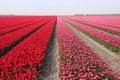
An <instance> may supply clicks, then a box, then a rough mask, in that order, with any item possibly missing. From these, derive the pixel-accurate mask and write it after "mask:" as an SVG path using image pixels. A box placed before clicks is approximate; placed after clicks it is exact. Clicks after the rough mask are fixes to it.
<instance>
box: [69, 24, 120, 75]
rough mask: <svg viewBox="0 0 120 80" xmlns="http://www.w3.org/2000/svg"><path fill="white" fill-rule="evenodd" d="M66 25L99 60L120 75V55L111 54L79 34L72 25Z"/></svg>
mask: <svg viewBox="0 0 120 80" xmlns="http://www.w3.org/2000/svg"><path fill="white" fill-rule="evenodd" d="M67 25H68V26H69V27H70V28H71V30H73V32H74V33H75V34H76V35H77V36H78V37H79V38H80V39H81V40H83V41H84V42H85V43H86V44H87V45H88V46H89V47H90V48H91V49H92V50H93V51H94V52H96V53H97V54H98V55H99V56H100V57H101V59H103V60H104V61H105V62H106V63H107V64H108V65H109V66H110V68H111V69H112V70H113V71H114V72H117V73H118V74H119V75H120V55H118V54H116V53H114V52H111V51H110V50H108V49H107V48H105V47H104V46H102V45H100V44H99V43H97V42H95V41H94V40H93V39H91V38H89V37H88V36H86V35H85V34H83V33H82V32H80V31H79V30H78V29H76V28H75V27H73V26H72V25H70V24H68V23H67Z"/></svg>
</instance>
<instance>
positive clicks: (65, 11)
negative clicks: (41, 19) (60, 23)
mask: <svg viewBox="0 0 120 80" xmlns="http://www.w3.org/2000/svg"><path fill="white" fill-rule="evenodd" d="M119 13H120V0H0V15H3V14H4V15H8V14H15V15H74V14H119Z"/></svg>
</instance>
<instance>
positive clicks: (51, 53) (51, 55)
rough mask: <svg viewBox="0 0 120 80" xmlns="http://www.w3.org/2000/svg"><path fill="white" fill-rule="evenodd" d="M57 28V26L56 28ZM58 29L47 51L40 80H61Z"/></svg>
mask: <svg viewBox="0 0 120 80" xmlns="http://www.w3.org/2000/svg"><path fill="white" fill-rule="evenodd" d="M56 27H57V26H56ZM56 35H57V33H56V28H55V30H54V34H53V37H52V40H51V42H50V44H49V46H48V49H47V55H46V59H45V62H44V63H45V64H44V65H43V68H42V75H41V76H39V77H40V78H39V80H60V79H59V61H58V59H59V51H58V42H57V36H56Z"/></svg>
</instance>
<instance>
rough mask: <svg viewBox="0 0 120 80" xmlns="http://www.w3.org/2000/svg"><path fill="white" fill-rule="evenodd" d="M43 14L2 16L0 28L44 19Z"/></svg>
mask: <svg viewBox="0 0 120 80" xmlns="http://www.w3.org/2000/svg"><path fill="white" fill-rule="evenodd" d="M44 18H47V17H44V16H39V17H38V16H15V17H4V18H0V29H2V28H6V27H11V26H15V25H20V24H24V23H26V22H29V21H35V20H38V19H44Z"/></svg>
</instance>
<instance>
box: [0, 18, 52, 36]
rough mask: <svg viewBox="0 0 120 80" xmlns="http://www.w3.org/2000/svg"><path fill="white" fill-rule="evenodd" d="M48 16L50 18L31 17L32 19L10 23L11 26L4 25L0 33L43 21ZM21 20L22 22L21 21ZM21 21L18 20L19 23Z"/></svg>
mask: <svg viewBox="0 0 120 80" xmlns="http://www.w3.org/2000/svg"><path fill="white" fill-rule="evenodd" d="M48 18H50V17H43V18H41V17H40V18H38V19H36V18H32V20H31V19H27V20H26V22H25V23H22V24H17V25H12V26H7V27H4V28H1V29H0V34H2V33H5V32H9V31H11V30H16V29H19V28H24V27H27V26H29V25H32V24H36V23H38V22H40V21H43V20H45V19H48ZM51 18H52V17H51ZM34 19H35V20H34ZM21 22H23V21H21ZM21 22H19V23H21Z"/></svg>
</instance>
